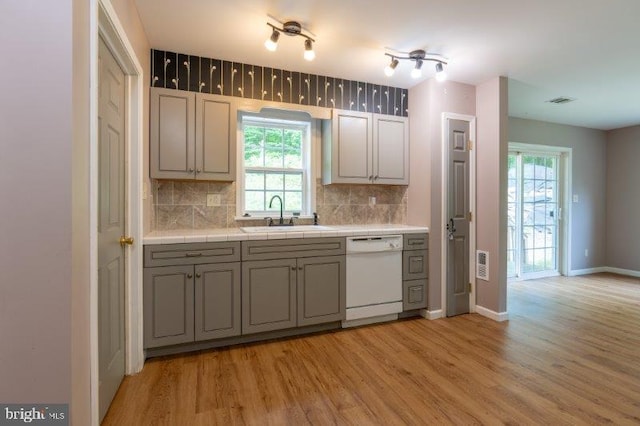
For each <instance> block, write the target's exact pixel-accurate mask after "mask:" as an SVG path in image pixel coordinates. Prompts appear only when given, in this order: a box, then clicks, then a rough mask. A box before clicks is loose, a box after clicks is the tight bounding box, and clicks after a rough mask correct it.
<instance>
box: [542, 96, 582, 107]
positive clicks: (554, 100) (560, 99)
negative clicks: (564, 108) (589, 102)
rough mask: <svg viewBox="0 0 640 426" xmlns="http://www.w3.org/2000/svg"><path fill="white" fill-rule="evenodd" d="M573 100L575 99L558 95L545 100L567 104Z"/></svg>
mask: <svg viewBox="0 0 640 426" xmlns="http://www.w3.org/2000/svg"><path fill="white" fill-rule="evenodd" d="M573 101H575V99H572V98H566V97H564V96H560V97H557V98H553V99H549V100H548V101H547V102H549V103H552V104H558V105H560V104H568V103H569V102H573Z"/></svg>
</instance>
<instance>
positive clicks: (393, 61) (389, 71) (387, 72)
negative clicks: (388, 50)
mask: <svg viewBox="0 0 640 426" xmlns="http://www.w3.org/2000/svg"><path fill="white" fill-rule="evenodd" d="M397 66H398V60H397V59H396V58H394V57H393V56H392V57H391V63H390V64H389V65H387V66H386V67H385V68H384V73H385V75H386V76H387V77H391V76H392V75H393V73H394V72H395V71H396V67H397Z"/></svg>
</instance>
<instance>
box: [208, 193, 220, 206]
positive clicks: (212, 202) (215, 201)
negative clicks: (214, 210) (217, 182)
mask: <svg viewBox="0 0 640 426" xmlns="http://www.w3.org/2000/svg"><path fill="white" fill-rule="evenodd" d="M219 205H220V194H207V207H214V206H219Z"/></svg>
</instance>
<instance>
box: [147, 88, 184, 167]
mask: <svg viewBox="0 0 640 426" xmlns="http://www.w3.org/2000/svg"><path fill="white" fill-rule="evenodd" d="M150 97H151V98H150V106H149V127H150V128H149V145H150V146H149V155H150V159H149V173H150V175H151V177H152V178H157V179H193V178H194V177H195V134H194V130H195V129H194V123H195V93H192V92H185V91H182V90H172V89H162V88H158V87H152V88H151V92H150Z"/></svg>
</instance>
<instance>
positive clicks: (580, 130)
mask: <svg viewBox="0 0 640 426" xmlns="http://www.w3.org/2000/svg"><path fill="white" fill-rule="evenodd" d="M509 141H510V142H521V143H527V144H537V145H552V146H561V147H568V148H573V153H572V160H573V167H572V175H571V181H572V185H573V195H577V196H578V202H577V203H572V205H571V251H572V252H571V253H570V261H571V262H570V268H571V270H580V269H588V268H596V267H601V266H608V265H606V259H605V257H606V256H605V246H606V240H605V238H606V230H605V227H606V216H607V204H608V202H607V196H606V193H607V185H606V180H607V167H606V165H607V156H608V153H607V142H606V133H605V132H604V131H602V130H595V129H587V128H584V127H575V126H568V125H564V124H555V123H547V122H543V121H534V120H525V119H522V118H513V117H511V118H509ZM585 250H588V252H589V256H588V257H587V256H585V255H584V253H585Z"/></svg>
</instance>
